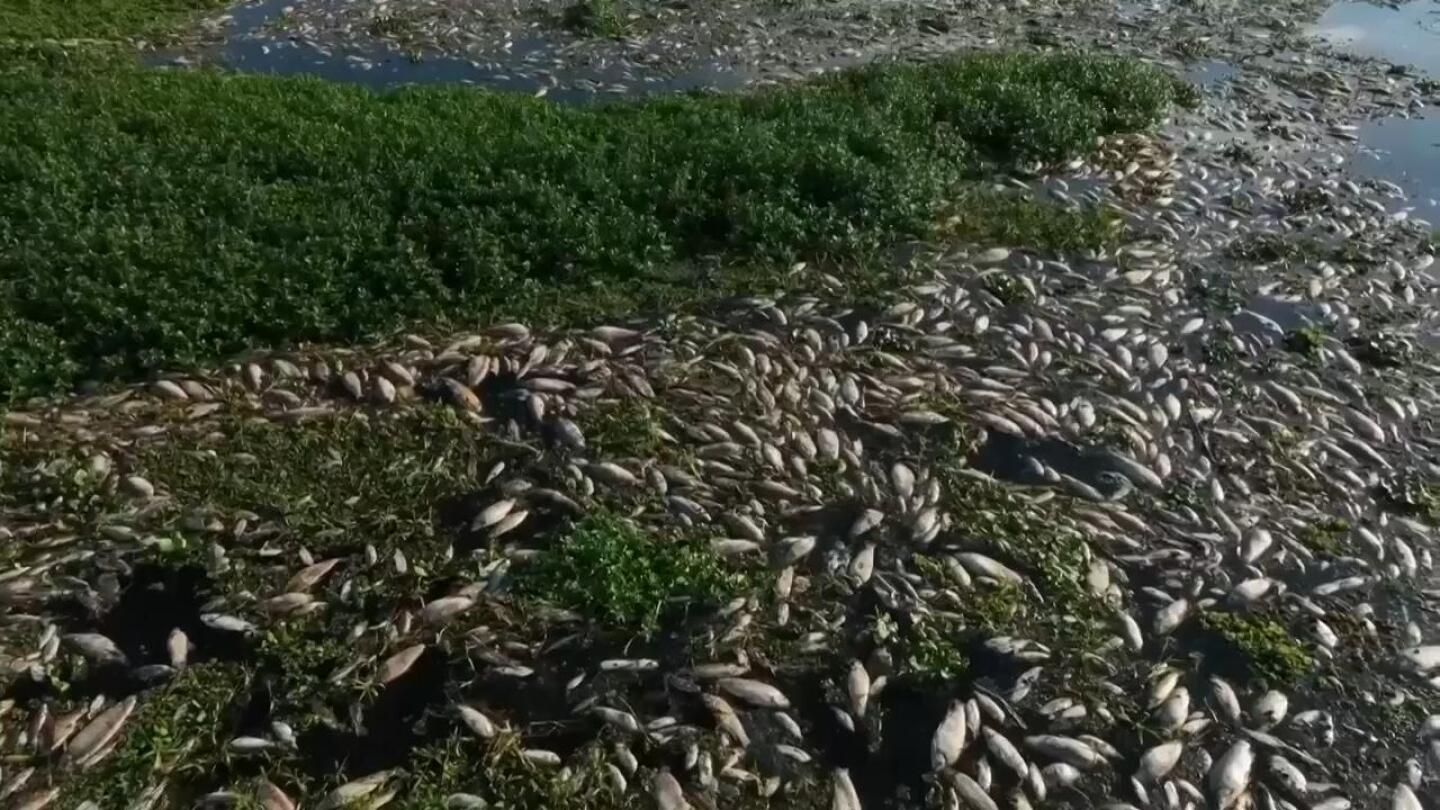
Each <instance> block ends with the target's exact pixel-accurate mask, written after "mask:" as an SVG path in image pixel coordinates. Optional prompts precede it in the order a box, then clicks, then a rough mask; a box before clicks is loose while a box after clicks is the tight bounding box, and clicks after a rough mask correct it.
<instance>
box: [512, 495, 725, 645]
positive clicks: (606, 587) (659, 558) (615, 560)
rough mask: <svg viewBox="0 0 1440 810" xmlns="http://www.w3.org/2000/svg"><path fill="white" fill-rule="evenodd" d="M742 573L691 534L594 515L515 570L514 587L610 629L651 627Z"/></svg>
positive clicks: (703, 602) (711, 600) (715, 596)
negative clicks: (656, 531)
mask: <svg viewBox="0 0 1440 810" xmlns="http://www.w3.org/2000/svg"><path fill="white" fill-rule="evenodd" d="M741 579H742V578H741V577H740V576H738V575H736V574H731V573H729V572H727V571H726V570H725V568H724V566H723V565H722V564H721V562H720V560H719V559H718V558H717V557H716V556H715V555H714V554H712V553H711V552H710V551H709V549H707V548H706V547H705V546H704V545H702V544H701V543H699V542H697V541H696V540H695V539H693V538H688V537H678V536H670V535H652V534H647V533H645V532H643V531H641V530H640V529H639V528H638V527H636V526H635V525H633V524H631V523H629V522H628V521H626V520H624V519H622V518H619V517H616V516H614V515H609V514H605V513H598V514H594V515H590V516H588V517H586V518H585V519H584V520H582V521H581V522H580V523H578V524H577V525H576V526H575V527H574V528H573V529H572V530H571V531H570V532H569V533H568V534H567V535H566V536H565V538H564V539H563V540H561V541H560V542H559V543H558V544H556V545H555V546H554V547H552V548H550V549H548V550H547V551H546V552H545V553H543V554H542V555H541V556H540V557H539V558H537V559H536V560H534V561H533V562H530V563H528V564H526V565H525V567H524V568H522V569H520V571H519V572H518V574H517V582H516V587H517V590H518V591H519V593H521V594H522V595H524V596H527V597H531V598H535V599H540V600H543V601H545V602H549V603H551V604H554V605H557V606H559V607H563V608H567V609H569V610H573V611H575V612H577V613H580V614H581V615H584V616H586V617H588V618H590V619H593V620H596V621H599V622H601V623H602V624H605V625H608V626H611V627H615V628H619V629H626V630H639V631H641V632H653V631H654V630H655V629H657V628H658V627H659V624H660V620H661V618H662V617H663V616H665V615H666V614H667V613H673V612H675V611H677V610H681V609H689V608H692V607H696V608H698V607H704V606H715V605H718V604H720V603H721V602H723V601H725V599H727V598H728V597H729V596H730V595H731V594H733V593H734V592H736V591H737V590H738V588H739V585H740V584H741Z"/></svg>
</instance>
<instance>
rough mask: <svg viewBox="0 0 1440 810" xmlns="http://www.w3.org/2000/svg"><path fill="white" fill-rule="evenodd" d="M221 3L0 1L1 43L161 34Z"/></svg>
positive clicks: (170, 0) (192, 0) (194, 0)
mask: <svg viewBox="0 0 1440 810" xmlns="http://www.w3.org/2000/svg"><path fill="white" fill-rule="evenodd" d="M224 5H225V3H224V2H222V0H0V43H5V42H7V41H9V42H34V41H36V40H45V39H59V40H69V39H123V38H127V37H141V36H154V35H159V34H162V33H164V32H165V31H166V30H168V29H170V28H172V27H174V26H175V25H177V24H178V23H180V22H183V21H184V20H185V19H186V18H188V17H190V16H191V15H193V14H195V13H196V12H198V11H204V10H208V9H214V8H220V7H222V6H224Z"/></svg>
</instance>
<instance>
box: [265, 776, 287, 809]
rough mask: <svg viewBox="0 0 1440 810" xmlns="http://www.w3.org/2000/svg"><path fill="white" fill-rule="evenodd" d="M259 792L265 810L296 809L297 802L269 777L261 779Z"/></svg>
mask: <svg viewBox="0 0 1440 810" xmlns="http://www.w3.org/2000/svg"><path fill="white" fill-rule="evenodd" d="M257 793H258V796H257V798H258V799H259V800H260V806H261V807H262V808H263V810H295V802H294V801H293V800H292V799H291V798H290V797H289V796H287V795H285V791H283V790H281V789H280V788H279V787H277V786H276V785H275V783H274V782H271V781H270V780H269V779H265V778H263V777H262V778H261V779H260V786H259V790H258V791H257Z"/></svg>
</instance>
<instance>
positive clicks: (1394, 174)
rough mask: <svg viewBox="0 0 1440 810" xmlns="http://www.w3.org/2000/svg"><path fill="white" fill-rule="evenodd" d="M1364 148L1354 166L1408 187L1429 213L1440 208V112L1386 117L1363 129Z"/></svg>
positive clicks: (1364, 173) (1415, 202)
mask: <svg viewBox="0 0 1440 810" xmlns="http://www.w3.org/2000/svg"><path fill="white" fill-rule="evenodd" d="M1360 143H1361V149H1360V150H1359V151H1358V153H1357V154H1356V156H1355V158H1354V159H1353V160H1352V161H1351V166H1350V169H1351V171H1352V172H1354V173H1355V174H1358V175H1360V176H1362V177H1378V178H1381V179H1384V180H1389V181H1390V182H1392V183H1395V184H1397V185H1399V186H1400V187H1401V188H1403V189H1405V191H1406V192H1407V194H1409V196H1410V198H1411V203H1412V204H1413V205H1415V206H1416V207H1417V208H1418V209H1419V210H1420V211H1421V212H1422V213H1423V214H1424V215H1425V216H1428V217H1433V216H1434V212H1435V210H1436V209H1437V208H1440V112H1432V113H1430V115H1428V116H1425V117H1422V118H1385V119H1382V120H1380V121H1372V122H1370V123H1368V124H1366V125H1365V127H1364V128H1363V129H1362V130H1361V131H1360Z"/></svg>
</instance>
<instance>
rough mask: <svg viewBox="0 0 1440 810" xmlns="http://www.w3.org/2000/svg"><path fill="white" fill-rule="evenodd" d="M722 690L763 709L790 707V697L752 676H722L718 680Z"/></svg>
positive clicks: (717, 684)
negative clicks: (753, 678) (751, 677)
mask: <svg viewBox="0 0 1440 810" xmlns="http://www.w3.org/2000/svg"><path fill="white" fill-rule="evenodd" d="M716 686H718V687H719V688H720V691H722V692H725V693H726V694H728V695H730V696H731V697H734V698H737V699H739V700H742V701H744V702H746V703H749V704H750V705H752V706H755V707H757V708H761V709H788V708H790V699H789V698H787V697H785V693H784V692H781V691H780V690H779V689H776V688H775V687H773V686H771V685H770V684H768V683H762V682H760V681H756V680H752V679H750V678H721V679H720V680H719V681H718V682H716Z"/></svg>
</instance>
